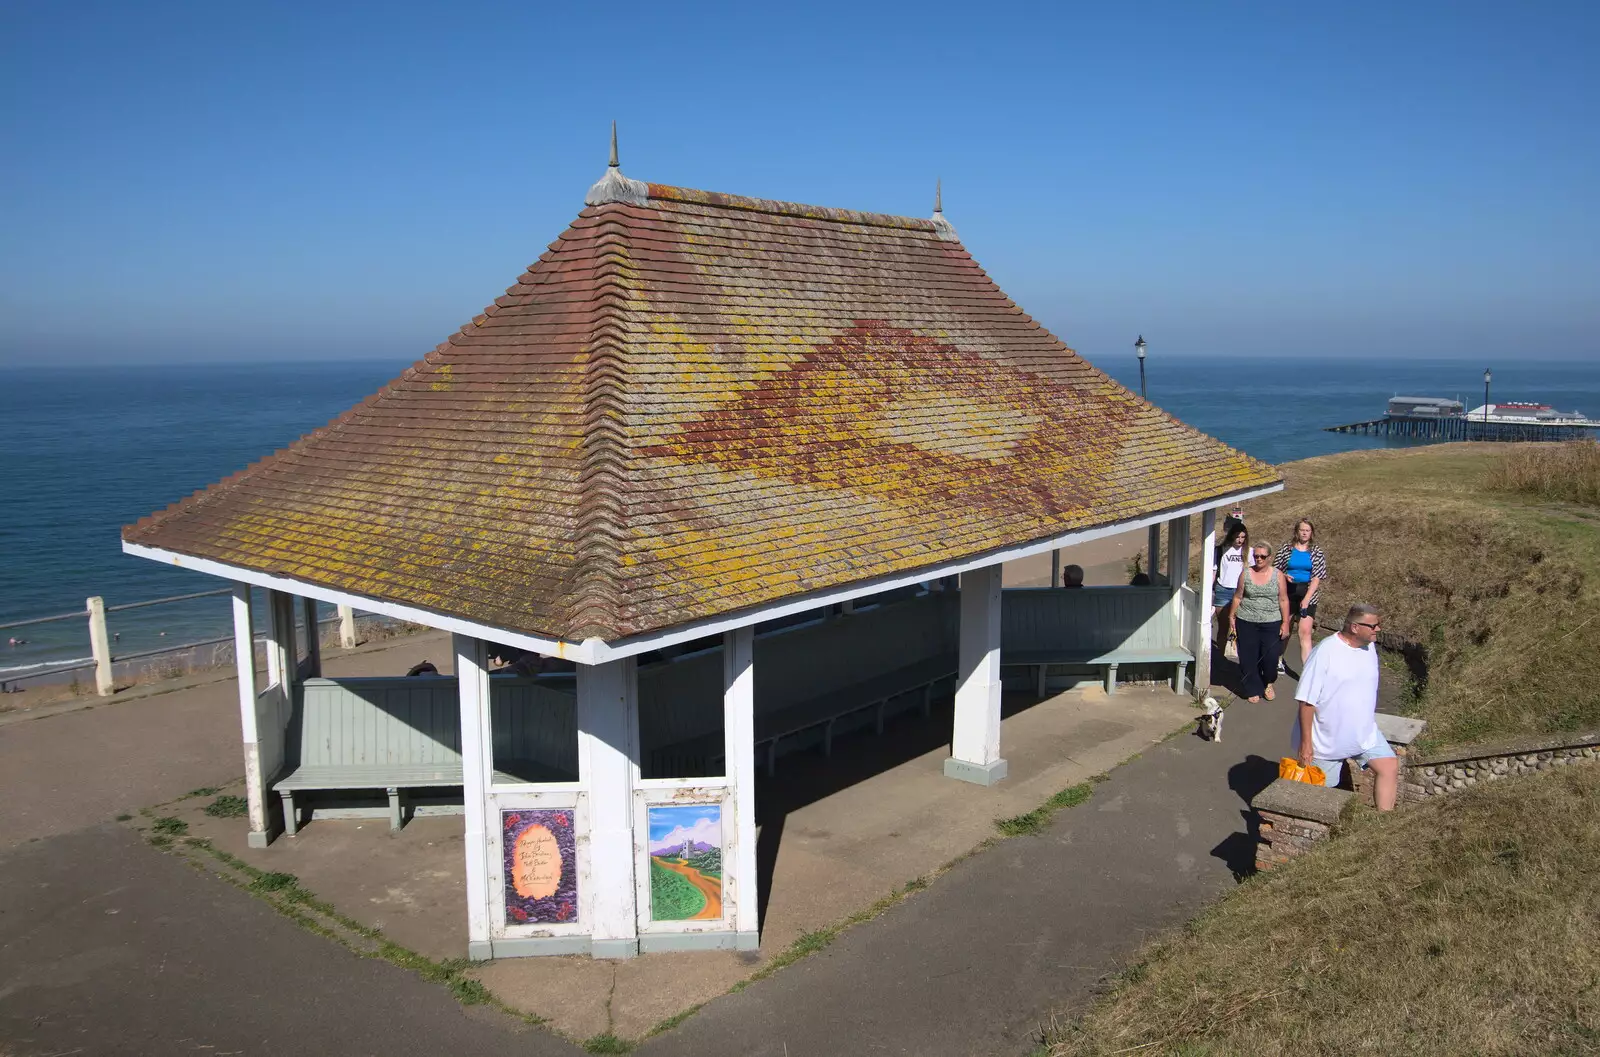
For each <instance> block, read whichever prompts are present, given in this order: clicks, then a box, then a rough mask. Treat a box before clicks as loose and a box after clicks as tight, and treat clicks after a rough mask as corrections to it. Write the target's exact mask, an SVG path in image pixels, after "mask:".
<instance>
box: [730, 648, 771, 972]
mask: <svg viewBox="0 0 1600 1057" xmlns="http://www.w3.org/2000/svg"><path fill="white" fill-rule="evenodd" d="M722 687H723V690H722V721H723V739H724V743H723V758H724V760H726V761H727V777H728V788H729V794H730V798H731V799H732V801H733V825H732V826H730V827H727V828H726V829H725V830H724V831H723V839H724V841H725V842H726V844H727V847H726V848H725V849H724V851H723V855H724V856H726V858H727V863H728V865H729V866H731V869H728V868H727V867H726V866H725V867H724V869H727V872H726V873H724V874H723V881H722V883H723V885H724V887H725V888H726V890H727V892H728V897H729V899H730V900H731V902H732V903H733V928H734V931H735V933H736V935H735V938H734V946H735V948H736V949H738V950H741V951H753V950H756V949H757V948H758V947H759V946H760V935H759V929H760V923H761V913H760V911H761V908H760V907H759V906H758V905H757V903H756V899H757V893H758V892H759V891H760V885H759V884H758V882H757V879H756V741H755V738H756V726H755V701H756V669H755V625H753V624H747V625H745V626H744V627H742V628H735V629H733V630H732V631H725V632H723V634H722Z"/></svg>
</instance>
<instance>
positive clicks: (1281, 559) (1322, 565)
mask: <svg viewBox="0 0 1600 1057" xmlns="http://www.w3.org/2000/svg"><path fill="white" fill-rule="evenodd" d="M1293 551H1294V544H1292V543H1285V544H1284V545H1283V546H1281V547H1279V548H1278V554H1277V557H1275V558H1273V559H1272V565H1273V567H1274V568H1276V569H1278V570H1279V571H1280V572H1282V573H1283V575H1284V576H1285V577H1287V576H1288V575H1289V555H1290V554H1291V553H1292V552H1293ZM1311 577H1312V579H1314V580H1316V581H1317V592H1316V594H1311V595H1307V596H1306V598H1305V600H1304V601H1303V602H1301V603H1300V604H1301V605H1306V606H1308V605H1310V604H1311V603H1313V602H1315V601H1316V600H1317V594H1321V593H1322V584H1323V582H1325V581H1326V580H1327V579H1328V560H1327V559H1326V558H1324V557H1323V555H1322V548H1321V547H1312V548H1311Z"/></svg>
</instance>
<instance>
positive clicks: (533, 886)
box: [500, 808, 578, 925]
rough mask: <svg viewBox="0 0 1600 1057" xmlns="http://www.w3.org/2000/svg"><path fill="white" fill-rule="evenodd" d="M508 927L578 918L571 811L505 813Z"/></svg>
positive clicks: (565, 922) (502, 816)
mask: <svg viewBox="0 0 1600 1057" xmlns="http://www.w3.org/2000/svg"><path fill="white" fill-rule="evenodd" d="M500 828H501V832H502V839H501V848H502V850H503V854H504V856H505V858H504V862H505V890H506V921H505V923H506V924H507V925H570V924H571V923H573V922H574V921H577V920H578V861H577V857H576V856H575V855H574V854H573V849H574V848H575V847H576V845H577V840H576V837H575V834H574V830H573V822H572V810H571V809H570V808H568V809H566V810H564V811H502V812H500Z"/></svg>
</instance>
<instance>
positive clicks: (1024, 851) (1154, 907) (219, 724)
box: [0, 636, 1292, 1057]
mask: <svg viewBox="0 0 1600 1057" xmlns="http://www.w3.org/2000/svg"><path fill="white" fill-rule="evenodd" d="M429 639H430V637H426V636H419V637H418V638H417V639H415V640H411V641H404V640H401V641H397V642H395V643H393V644H390V645H388V646H387V647H386V648H384V649H382V650H379V651H376V652H374V653H372V654H370V655H367V656H362V657H350V658H346V659H342V660H340V661H338V662H331V661H330V665H329V668H330V672H332V671H340V672H341V674H357V673H358V670H360V669H367V670H371V671H381V672H385V673H392V672H394V671H396V670H399V671H403V670H404V667H405V666H406V665H408V664H409V663H410V661H411V660H412V659H414V658H415V659H419V658H420V656H433V657H434V659H435V660H436V661H437V660H438V659H439V657H437V656H434V655H435V654H438V653H439V650H438V646H439V642H437V641H429ZM351 669H355V670H351ZM1279 691H1280V693H1279V699H1278V702H1277V703H1275V704H1269V703H1263V704H1259V705H1250V704H1247V703H1239V704H1237V705H1235V706H1234V707H1232V708H1230V710H1229V718H1228V721H1227V730H1226V740H1225V742H1224V743H1223V744H1222V745H1212V744H1209V743H1205V742H1201V741H1199V740H1198V739H1196V738H1194V737H1192V736H1190V735H1187V734H1186V735H1183V736H1179V737H1177V738H1174V739H1172V740H1170V741H1167V742H1164V743H1161V744H1158V745H1155V746H1153V747H1150V748H1148V749H1146V750H1145V751H1144V752H1143V753H1142V755H1141V756H1140V757H1139V758H1138V759H1136V760H1134V761H1133V762H1132V763H1130V764H1128V765H1126V766H1124V767H1121V768H1119V769H1117V770H1116V771H1114V772H1113V773H1112V775H1111V777H1110V779H1109V780H1107V781H1105V782H1104V783H1102V784H1099V785H1097V786H1096V787H1095V789H1094V795H1093V797H1092V799H1090V800H1089V801H1088V802H1087V803H1085V804H1082V805H1080V806H1079V807H1076V808H1072V809H1069V810H1066V811H1064V812H1062V813H1061V814H1060V815H1059V816H1057V818H1056V820H1055V821H1054V822H1053V823H1052V824H1051V825H1050V826H1049V827H1048V828H1047V829H1046V831H1045V832H1044V833H1043V834H1042V835H1040V836H1033V837H1017V838H1012V839H1009V840H1006V841H1002V842H1000V843H999V844H998V845H997V846H996V847H993V848H990V849H988V850H986V851H984V852H982V853H981V854H978V855H976V856H973V857H971V858H969V859H967V860H965V861H964V862H962V863H960V864H959V865H958V866H956V867H955V868H954V869H952V870H951V871H950V872H949V873H947V874H945V875H944V876H943V877H941V878H940V879H939V880H938V881H936V882H935V883H934V884H933V885H932V886H931V887H929V888H928V889H927V890H925V891H923V892H919V893H917V894H915V895H914V896H912V897H911V898H910V899H908V900H907V901H906V902H904V903H902V904H901V905H899V906H896V907H894V908H893V909H891V910H889V911H887V912H886V913H885V914H883V915H882V916H881V917H879V918H878V919H876V920H874V921H871V922H868V923H866V924H864V925H861V926H858V927H856V928H854V929H851V930H849V931H848V932H846V933H844V934H843V935H841V936H840V937H839V938H838V939H837V940H836V941H835V942H834V943H833V944H832V945H831V946H830V947H828V948H827V949H826V950H824V951H822V952H820V953H818V954H814V955H812V956H811V957H809V958H806V959H803V960H802V961H800V962H798V963H797V964H794V965H791V966H789V967H788V968H786V969H783V970H781V971H779V972H778V973H776V974H775V975H773V976H772V977H770V978H768V979H765V980H762V981H760V982H758V983H754V984H751V985H750V986H748V987H747V988H745V989H744V990H743V991H741V992H740V993H737V994H731V995H723V996H722V997H718V998H714V999H713V1000H711V1001H710V1002H709V1003H707V1004H706V1005H705V1007H704V1008H703V1009H701V1010H700V1011H699V1012H698V1013H696V1014H695V1015H693V1016H691V1017H689V1018H688V1019H687V1020H686V1021H684V1022H683V1024H682V1025H681V1026H679V1027H678V1028H676V1029H675V1030H673V1031H671V1032H669V1033H667V1034H665V1035H662V1036H659V1037H656V1038H653V1039H650V1040H648V1041H646V1042H645V1043H643V1044H642V1045H641V1046H640V1048H639V1051H638V1052H640V1053H643V1054H657V1053H659V1054H675V1053H683V1054H689V1053H694V1054H696V1055H697V1057H698V1055H701V1054H708V1053H709V1054H738V1055H746V1054H751V1055H754V1054H773V1055H775V1057H776V1055H785V1054H791V1055H793V1057H801V1055H803V1054H807V1053H811V1054H819V1055H823V1054H826V1055H848V1054H952V1055H965V1054H1025V1053H1027V1052H1029V1050H1030V1049H1031V1048H1032V1047H1033V1046H1034V1043H1035V1040H1036V1038H1037V1031H1038V1027H1039V1025H1040V1024H1041V1023H1042V1022H1043V1021H1044V1020H1046V1019H1047V1018H1048V1017H1050V1016H1051V1015H1052V1014H1053V1013H1055V1012H1058V1011H1062V1010H1070V1009H1073V1008H1076V1007H1078V1006H1079V1005H1081V1003H1082V1002H1083V1001H1085V1000H1086V999H1087V998H1088V997H1089V996H1090V995H1091V994H1092V991H1093V988H1094V986H1095V984H1096V982H1097V981H1098V980H1100V979H1101V978H1102V977H1103V976H1104V975H1105V974H1106V973H1108V972H1110V971H1112V970H1114V969H1115V968H1116V967H1117V966H1118V965H1119V964H1121V963H1122V962H1123V960H1124V959H1126V958H1127V957H1128V956H1129V955H1130V954H1131V953H1133V952H1134V951H1135V950H1136V949H1137V948H1138V947H1139V945H1140V944H1141V943H1142V942H1143V941H1144V940H1146V939H1147V938H1148V937H1149V936H1151V935H1152V934H1154V933H1155V932H1157V931H1159V930H1160V929H1162V928H1165V927H1168V926H1171V925H1176V924H1178V923H1181V922H1182V921H1183V920H1185V919H1186V918H1187V917H1189V916H1191V915H1192V914H1193V913H1194V912H1195V911H1196V910H1198V909H1199V908H1201V907H1203V906H1204V905H1205V904H1206V903H1208V902H1210V901H1211V900H1213V899H1214V898H1216V897H1217V896H1218V895H1219V894H1221V893H1223V892H1225V891H1226V890H1227V889H1228V888H1229V887H1231V885H1232V875H1233V874H1232V872H1233V870H1234V869H1241V870H1242V869H1247V868H1248V866H1249V864H1250V863H1251V862H1252V860H1253V849H1254V839H1253V837H1252V835H1251V834H1250V832H1249V828H1248V825H1247V810H1246V809H1247V804H1248V800H1249V797H1250V796H1252V795H1253V794H1254V792H1255V791H1256V790H1257V789H1258V788H1261V787H1264V786H1265V785H1266V784H1268V783H1269V782H1270V781H1271V779H1272V778H1273V777H1274V776H1275V773H1276V759H1277V757H1278V756H1279V755H1281V751H1282V749H1283V747H1284V745H1285V743H1286V741H1287V730H1288V725H1289V721H1290V718H1291V712H1290V709H1291V708H1292V705H1291V703H1290V702H1291V701H1292V683H1289V682H1288V681H1287V680H1284V681H1280V683H1279ZM196 696H197V697H198V696H199V695H196ZM204 696H205V697H206V698H207V699H209V700H211V701H213V703H212V704H211V705H209V706H202V705H199V704H191V703H189V698H188V696H187V695H181V694H171V695H159V696H151V697H146V698H143V699H136V700H128V701H120V702H117V703H114V704H110V705H106V706H102V707H96V708H93V709H89V710H85V711H78V712H72V713H68V714H64V715H54V716H45V717H42V718H37V719H30V720H19V719H14V720H12V721H10V722H7V723H5V724H3V725H0V848H4V849H5V850H0V878H3V879H4V883H3V884H0V1057H39V1055H44V1054H62V1053H84V1054H98V1053H117V1054H121V1053H127V1054H142V1053H166V1052H187V1051H189V1050H194V1051H195V1052H203V1053H209V1054H214V1055H220V1054H228V1053H233V1054H248V1053H269V1052H270V1053H282V1054H321V1053H373V1054H419V1055H421V1054H449V1053H459V1052H472V1053H482V1054H488V1055H492V1054H501V1053H507V1054H509V1053H522V1054H535V1055H544V1054H573V1053H578V1052H581V1051H579V1050H578V1049H577V1048H576V1047H574V1046H572V1045H571V1044H570V1043H568V1042H565V1041H563V1040H562V1039H560V1038H558V1037H557V1036H554V1035H552V1034H551V1033H549V1032H548V1031H546V1030H544V1029H540V1028H530V1027H528V1026H527V1025H526V1024H523V1023H522V1022H520V1021H517V1020H515V1019H513V1018H511V1017H508V1016H505V1015H503V1014H499V1013H495V1012H493V1011H491V1010H488V1009H486V1008H485V1007H470V1008H469V1007H463V1006H461V1005H459V1004H458V1003H457V1002H456V1001H455V999H454V998H453V997H451V995H450V994H449V992H448V991H447V990H446V989H445V988H444V987H442V986H440V985H436V984H429V983H426V982H424V981H422V980H421V979H420V978H419V977H417V976H416V975H414V974H412V973H410V972H408V971H406V970H403V969H401V968H398V967H396V966H394V965H391V964H388V963H386V962H381V961H377V960H373V959H362V958H359V957H356V956H355V955H353V954H351V953H350V952H349V951H347V950H345V949H344V948H342V947H340V946H338V945H337V944H335V943H332V942H330V941H328V940H326V939H324V938H322V937H319V936H316V935H313V934H311V933H309V932H307V931H305V930H304V929H302V928H301V927H300V926H298V925H296V924H295V923H293V922H292V921H290V920H288V919H287V918H284V917H282V916H280V915H279V914H277V913H276V912H275V911H273V910H272V909H271V908H270V907H268V906H266V905H265V904H264V903H262V902H261V901H260V900H258V899H256V898H255V897H253V896H251V895H249V894H247V893H246V892H243V891H241V890H239V889H237V888H234V887H231V886H229V885H227V884H225V883H223V882H221V881H220V880H218V879H216V878H212V877H208V876H204V875H202V874H200V873H198V872H196V871H195V870H193V869H192V868H190V867H189V866H187V865H186V864H185V863H184V862H183V860H181V859H180V858H178V857H176V856H171V855H167V854H164V853H162V852H160V851H158V850H156V849H154V848H152V847H150V846H148V845H146V844H144V843H143V842H142V841H140V840H139V839H138V838H137V837H136V836H135V835H134V834H132V833H131V832H130V831H129V830H128V829H127V828H126V827H123V826H117V825H107V824H105V820H106V819H107V818H108V817H109V816H110V815H111V814H113V813H115V812H117V811H136V810H137V809H138V808H140V807H143V806H147V805H149V804H152V803H158V802H161V801H163V800H166V799H170V798H172V797H174V796H179V795H182V794H183V793H186V792H188V791H189V790H190V789H193V788H194V787H196V786H199V785H210V784H221V783H222V782H223V781H225V780H228V779H231V778H233V777H235V776H236V775H237V771H238V759H239V755H238V754H239V748H238V740H237V739H238V734H237V726H236V724H237V713H236V708H235V707H232V706H231V705H229V704H228V698H227V696H226V695H224V694H219V693H217V692H216V691H215V690H212V691H211V692H210V693H208V694H206V695H204ZM1130 697H1131V695H1130ZM1117 700H1121V699H1120V698H1118V699H1113V701H1117ZM1125 703H1126V704H1130V705H1131V704H1132V703H1133V702H1132V701H1131V700H1129V701H1126V702H1125ZM1007 723H1008V729H1012V728H1011V726H1010V725H1011V723H1012V721H1011V720H1008V721H1007ZM152 726H155V727H159V731H157V732H154V733H158V734H159V736H152V735H153V731H152ZM1017 729H1018V730H1020V729H1021V728H1017ZM1024 740H1025V741H1026V740H1029V739H1024ZM162 746H165V749H163V748H162ZM1017 750H1018V751H1019V752H1022V751H1025V747H1024V746H1023V745H1022V743H1020V742H1019V743H1018V744H1017ZM1042 798H1043V795H1042V794H1041V796H1040V799H1042ZM800 821H803V820H801V819H800V818H799V816H796V817H795V820H793V821H792V822H791V826H790V830H791V832H790V833H789V834H788V836H787V837H786V838H785V841H784V843H785V844H786V845H787V844H789V843H791V841H792V840H799V839H800V838H801V837H804V836H805V834H804V833H802V832H801V830H802V829H803V828H804V827H802V826H801V825H800V824H799V822H800ZM834 843H837V840H835V841H834ZM863 850H864V851H867V850H870V849H863ZM630 1034H631V1032H630Z"/></svg>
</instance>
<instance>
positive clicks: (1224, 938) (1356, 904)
mask: <svg viewBox="0 0 1600 1057" xmlns="http://www.w3.org/2000/svg"><path fill="white" fill-rule="evenodd" d="M1595 936H1600V766H1595V765H1592V764H1589V765H1572V766H1566V767H1562V768H1556V769H1552V770H1550V771H1547V772H1542V773H1540V774H1538V775H1534V776H1527V777H1522V778H1513V779H1506V780H1502V781H1497V782H1493V783H1488V784H1483V785H1478V786H1475V787H1473V788H1470V789H1465V790H1461V791H1459V792H1456V793H1452V794H1451V795H1450V796H1448V797H1440V798H1434V799H1431V800H1428V801H1426V802H1424V803H1421V804H1412V805H1407V807H1406V808H1405V809H1404V810H1403V811H1401V812H1399V813H1396V814H1390V815H1379V814H1378V813H1376V812H1373V811H1370V810H1355V811H1352V812H1350V813H1349V814H1347V815H1346V817H1345V818H1344V820H1343V821H1342V822H1341V823H1340V825H1339V827H1338V828H1337V829H1336V831H1335V834H1334V838H1333V839H1332V840H1331V841H1329V842H1328V843H1327V844H1325V845H1322V846H1320V847H1318V848H1317V850H1316V851H1314V852H1313V853H1311V854H1309V855H1306V856H1304V857H1302V858H1300V859H1298V860H1297V861H1295V862H1294V863H1291V864H1290V865H1288V866H1286V867H1283V868H1281V869H1280V870H1277V871H1273V872H1272V873H1270V874H1267V875H1264V876H1261V877H1257V878H1255V879H1253V880H1251V881H1249V882H1247V883H1245V884H1243V885H1241V886H1239V888H1237V889H1235V890H1234V891H1233V892H1232V893H1230V894H1229V895H1228V896H1227V897H1226V898H1224V899H1223V900H1222V901H1221V902H1220V903H1218V904H1217V905H1215V906H1214V907H1212V908H1211V909H1209V910H1207V911H1206V912H1204V913H1203V914H1201V915H1200V916H1199V917H1197V918H1195V919H1194V920H1193V921H1191V922H1190V923H1189V924H1188V926H1187V927H1185V928H1183V929H1181V930H1177V931H1176V932H1174V933H1172V934H1170V935H1169V936H1168V937H1167V938H1165V939H1163V940H1161V941H1158V942H1157V943H1155V944H1153V945H1152V946H1151V947H1149V948H1147V949H1146V950H1145V951H1144V952H1143V953H1142V954H1141V955H1140V956H1139V957H1137V958H1136V959H1135V960H1134V962H1133V964H1132V965H1131V966H1130V968H1128V969H1127V970H1125V971H1124V972H1123V973H1122V974H1121V976H1120V978H1119V979H1118V982H1117V984H1116V987H1115V988H1114V990H1113V991H1111V992H1110V993H1109V994H1108V995H1107V996H1106V997H1104V998H1103V999H1102V1000H1101V1001H1100V1002H1099V1003H1098V1004H1097V1005H1095V1006H1094V1007H1093V1008H1092V1009H1091V1010H1090V1011H1089V1012H1088V1013H1087V1014H1086V1015H1085V1016H1083V1017H1082V1018H1081V1019H1079V1020H1077V1021H1075V1022H1072V1023H1068V1024H1063V1025H1060V1026H1058V1027H1057V1028H1056V1029H1055V1030H1054V1031H1052V1033H1051V1034H1050V1040H1049V1041H1050V1042H1051V1044H1052V1045H1051V1049H1050V1051H1049V1052H1050V1053H1051V1055H1052V1057H1109V1055H1111V1054H1140V1055H1144V1054H1161V1055H1168V1057H1175V1055H1180V1054H1184V1055H1198V1054H1215V1055H1218V1057H1221V1055H1233V1054H1286V1053H1292V1054H1297V1055H1303V1057H1346V1055H1348V1054H1354V1053H1404V1054H1458V1053H1459V1054H1484V1055H1490V1054H1493V1055H1500V1054H1507V1055H1509V1054H1571V1055H1577V1054H1583V1053H1594V1052H1596V1046H1595V1044H1596V1041H1597V1040H1600V985H1597V981H1600V945H1596V944H1595V942H1594V937H1595Z"/></svg>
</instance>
